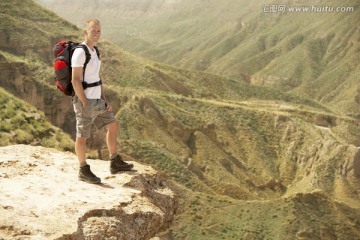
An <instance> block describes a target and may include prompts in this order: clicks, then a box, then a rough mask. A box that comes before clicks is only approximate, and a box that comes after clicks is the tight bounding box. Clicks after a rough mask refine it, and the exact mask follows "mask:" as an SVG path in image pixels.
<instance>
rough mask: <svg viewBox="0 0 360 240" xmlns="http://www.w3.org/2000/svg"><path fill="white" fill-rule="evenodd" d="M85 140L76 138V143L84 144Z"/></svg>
mask: <svg viewBox="0 0 360 240" xmlns="http://www.w3.org/2000/svg"><path fill="white" fill-rule="evenodd" d="M86 140H87V138H84V137H77V138H76V143H77V144H86Z"/></svg>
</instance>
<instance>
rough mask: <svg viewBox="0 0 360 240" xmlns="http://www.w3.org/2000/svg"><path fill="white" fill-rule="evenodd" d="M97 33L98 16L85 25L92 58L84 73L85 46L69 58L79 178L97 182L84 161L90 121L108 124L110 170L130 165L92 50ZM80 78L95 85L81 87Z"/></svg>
mask: <svg viewBox="0 0 360 240" xmlns="http://www.w3.org/2000/svg"><path fill="white" fill-rule="evenodd" d="M100 35H101V25H100V21H99V20H97V19H91V20H88V21H87V22H86V25H85V28H84V36H85V42H83V44H85V45H86V47H87V48H88V50H89V53H90V55H91V58H90V61H89V63H88V64H87V65H86V69H85V73H84V72H83V71H84V69H83V66H84V63H85V59H86V55H85V54H86V53H85V51H84V49H82V48H76V49H75V51H74V53H73V56H72V58H71V66H72V85H73V87H74V91H75V96H74V97H73V105H74V111H75V115H76V141H75V151H76V155H77V158H78V160H79V163H80V171H79V180H82V181H86V182H89V183H95V184H96V183H100V182H101V179H100V178H98V177H97V176H96V175H95V174H94V173H93V172H92V171H91V170H90V166H89V165H88V164H87V162H86V140H87V139H88V138H89V137H90V131H91V126H92V125H93V124H94V125H96V127H97V128H100V127H103V126H107V134H106V143H107V146H108V150H109V153H110V160H111V163H110V172H111V173H112V174H114V173H116V172H119V171H129V170H131V169H132V168H133V164H128V163H126V162H124V161H123V160H122V158H121V156H120V155H119V154H118V153H117V130H118V122H117V121H116V119H115V116H114V114H113V113H112V107H111V105H110V104H107V103H106V98H105V94H104V88H103V87H102V85H101V81H100V64H101V62H100V60H99V58H98V55H97V51H96V49H95V45H96V44H97V42H98V41H99V38H100ZM83 78H84V79H83ZM83 81H84V82H86V83H87V84H92V85H95V86H91V87H88V88H86V89H84V87H83ZM94 83H95V84H94ZM96 83H99V84H96ZM95 120H96V121H95Z"/></svg>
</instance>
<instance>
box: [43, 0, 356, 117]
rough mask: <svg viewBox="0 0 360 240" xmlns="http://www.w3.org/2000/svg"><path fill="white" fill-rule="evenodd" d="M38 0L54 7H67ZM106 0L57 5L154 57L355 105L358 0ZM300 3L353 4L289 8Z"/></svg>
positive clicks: (348, 108) (350, 109) (339, 105)
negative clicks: (104, 0) (95, 19)
mask: <svg viewBox="0 0 360 240" xmlns="http://www.w3.org/2000/svg"><path fill="white" fill-rule="evenodd" d="M38 2H41V3H43V4H46V5H47V6H48V7H50V8H52V9H54V10H55V11H57V9H63V8H64V7H65V8H66V6H64V5H62V6H59V5H52V3H51V1H47V2H44V1H41V0H38ZM109 3H111V5H108V6H109V7H107V5H104V6H103V8H102V10H100V9H99V8H98V9H93V8H91V5H90V6H89V5H88V9H91V11H88V12H86V11H84V10H82V7H83V6H84V2H83V1H77V2H76V5H75V7H74V8H72V9H68V10H69V11H67V12H60V11H57V12H58V13H59V14H62V15H63V16H64V17H66V18H67V19H69V20H71V21H72V22H74V23H76V24H79V23H80V22H82V21H84V18H86V17H89V16H91V15H96V16H99V17H100V18H102V21H103V22H104V25H105V29H104V35H106V37H107V38H109V39H110V40H113V41H114V42H116V43H117V44H118V45H120V46H122V47H124V48H125V49H127V50H129V51H132V52H135V53H138V54H141V55H142V56H144V57H147V58H151V59H154V60H156V61H160V62H164V63H167V64H172V65H175V66H178V67H182V68H186V69H195V70H200V71H207V72H212V73H216V74H219V75H223V76H226V77H229V78H233V79H241V78H242V77H243V76H247V78H248V79H250V81H251V83H252V84H256V85H264V86H271V87H275V88H279V89H281V90H285V91H290V92H293V93H298V94H302V95H306V96H308V97H309V98H312V99H315V100H317V101H320V102H321V103H323V104H327V105H328V106H331V107H332V108H334V109H336V110H337V111H341V112H343V113H347V114H358V112H359V109H360V107H359V104H360V103H359V101H358V100H357V99H358V98H359V96H360V95H359V91H360V90H359V87H358V85H357V77H356V76H357V75H359V65H358V64H357V63H358V62H359V59H358V54H357V53H358V52H359V49H360V44H359V33H360V32H359V29H358V28H357V27H356V24H355V23H356V22H358V20H359V19H358V18H359V16H360V15H359V14H358V11H359V3H358V1H354V0H347V1H342V2H341V3H339V2H334V1H328V0H321V1H316V2H314V1H305V2H304V1H285V2H283V3H282V4H281V5H283V6H285V8H286V10H287V11H285V12H273V13H269V12H268V13H266V12H264V10H263V9H264V8H266V7H269V6H270V5H271V4H269V2H268V1H265V0H264V1H261V2H257V3H254V2H250V1H230V2H228V4H226V5H223V4H219V3H218V2H216V1H207V2H206V3H204V2H203V3H202V4H198V3H196V2H191V1H187V0H183V1H172V2H167V1H162V2H158V1H147V0H143V1H137V2H136V3H133V2H132V1H123V2H121V3H116V2H115V1H114V2H112V1H109ZM279 5H280V4H273V6H275V7H277V6H279ZM306 5H309V6H322V7H324V6H331V7H333V8H336V7H349V8H351V9H352V11H351V12H313V13H309V12H307V13H306V12H297V13H295V12H290V11H289V10H288V9H289V8H290V7H300V6H306ZM51 6H52V7H51ZM108 8H111V9H108ZM103 9H107V10H109V11H103ZM115 9H116V10H117V11H115ZM74 12H82V13H83V14H73V13H74ZM104 12H106V15H104ZM119 12H120V13H121V14H119ZM195 13H196V14H195ZM108 19H110V20H108ZM115 23H116V24H115ZM314 89H316V91H315V90H314Z"/></svg>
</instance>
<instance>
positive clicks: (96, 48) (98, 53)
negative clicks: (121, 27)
mask: <svg viewBox="0 0 360 240" xmlns="http://www.w3.org/2000/svg"><path fill="white" fill-rule="evenodd" d="M94 48H95V50H96V54H97V56H98V58H99V60H100V52H99V49H98V47H97V46H94Z"/></svg>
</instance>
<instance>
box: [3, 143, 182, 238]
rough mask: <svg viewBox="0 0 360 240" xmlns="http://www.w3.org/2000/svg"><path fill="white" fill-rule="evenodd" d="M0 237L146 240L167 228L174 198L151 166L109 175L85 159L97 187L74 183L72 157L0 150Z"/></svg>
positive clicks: (105, 165) (102, 164)
mask: <svg viewBox="0 0 360 240" xmlns="http://www.w3.org/2000/svg"><path fill="white" fill-rule="evenodd" d="M0 154H1V156H2V157H1V159H0V191H1V194H0V215H1V218H0V239H61V240H70V239H76V240H78V239H127V240H128V239H136V240H139V239H150V238H152V237H154V236H155V235H156V234H157V233H159V232H160V231H163V230H165V229H166V228H168V227H169V226H170V224H171V221H172V219H173V217H174V214H175V211H176V209H177V198H176V196H175V195H174V193H173V192H172V191H171V190H170V189H169V188H168V187H167V185H166V183H165V182H164V180H163V179H162V178H161V177H160V176H159V174H158V173H157V172H156V171H155V170H153V169H152V168H151V167H148V166H144V165H141V164H138V163H136V162H133V163H134V165H135V170H134V171H131V172H126V173H125V172H121V173H119V174H116V175H111V174H110V173H109V163H108V162H106V161H100V160H91V161H89V163H90V165H91V168H92V170H93V172H95V173H96V174H97V175H98V176H99V177H101V178H102V184H100V185H92V184H88V183H85V182H81V181H78V179H77V171H78V163H77V160H76V157H75V155H74V154H72V153H68V152H67V153H64V152H60V151H57V150H53V149H48V148H43V147H31V146H26V145H15V146H8V147H2V148H0Z"/></svg>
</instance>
